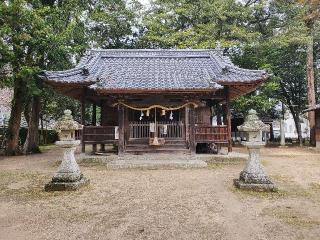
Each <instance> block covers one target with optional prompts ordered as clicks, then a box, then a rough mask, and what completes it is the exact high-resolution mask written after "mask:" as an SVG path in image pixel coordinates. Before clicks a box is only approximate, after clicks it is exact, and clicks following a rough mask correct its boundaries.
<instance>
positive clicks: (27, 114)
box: [23, 98, 32, 126]
mask: <svg viewBox="0 0 320 240" xmlns="http://www.w3.org/2000/svg"><path fill="white" fill-rule="evenodd" d="M31 100H32V98H31V99H27V100H26V104H25V106H24V112H23V115H24V118H25V119H26V122H27V124H28V126H29V122H30V116H31V107H32V106H31V103H32V101H31Z"/></svg>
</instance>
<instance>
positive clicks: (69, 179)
mask: <svg viewBox="0 0 320 240" xmlns="http://www.w3.org/2000/svg"><path fill="white" fill-rule="evenodd" d="M56 128H57V131H58V132H59V137H60V141H57V142H56V145H58V146H59V147H61V148H62V150H63V158H62V162H61V164H60V166H59V168H58V171H57V172H56V173H55V174H54V176H53V177H52V180H51V182H49V183H48V184H46V185H45V191H70V190H77V189H78V188H80V187H81V186H84V185H87V184H89V180H88V179H86V178H85V177H83V175H82V173H81V171H80V168H79V166H78V164H77V162H76V159H75V157H74V152H75V151H76V148H77V146H78V145H80V141H79V140H74V136H75V134H74V130H75V129H77V128H78V124H77V123H76V122H74V121H73V119H72V116H71V112H70V111H69V110H66V111H65V115H64V116H63V117H62V119H61V120H60V121H58V122H57V126H56Z"/></svg>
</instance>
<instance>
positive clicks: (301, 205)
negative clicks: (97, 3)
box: [0, 148, 320, 240]
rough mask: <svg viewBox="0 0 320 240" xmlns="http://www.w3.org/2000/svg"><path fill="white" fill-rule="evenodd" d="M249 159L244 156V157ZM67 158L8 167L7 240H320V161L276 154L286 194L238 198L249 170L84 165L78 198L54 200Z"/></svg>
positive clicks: (268, 160) (4, 187)
mask: <svg viewBox="0 0 320 240" xmlns="http://www.w3.org/2000/svg"><path fill="white" fill-rule="evenodd" d="M238 150H240V151H243V149H238ZM57 155H58V152H57V150H51V151H49V152H47V153H45V154H41V155H34V156H28V157H14V158H3V159H0V239H226V240H230V239H231V240H232V239H236V240H249V239H257V240H260V239H261V240H262V239H275V240H277V239H279V240H280V239H308V240H312V239H315V240H316V239H317V240H318V239H319V236H320V154H317V153H315V152H312V151H310V150H308V149H297V148H286V149H279V148H272V149H271V148H268V149H264V150H263V163H264V164H265V166H266V169H267V171H268V173H269V174H270V175H271V177H272V178H273V180H274V181H275V182H276V183H277V184H278V186H279V188H280V192H279V193H254V192H242V191H238V190H235V189H234V188H233V185H232V179H233V178H235V177H238V175H239V172H240V171H241V170H242V168H243V163H241V164H235V165H221V164H218V165H212V166H211V167H210V168H208V169H198V170H153V171H152V170H118V171H111V170H107V169H105V167H104V166H101V165H92V164H91V165H89V164H81V169H82V171H83V173H84V174H85V175H86V176H87V177H89V178H90V179H91V184H90V186H89V187H87V188H84V189H81V190H80V191H78V192H67V193H61V192H58V193H46V192H44V191H43V190H42V189H43V186H44V184H45V183H46V182H47V181H49V180H50V177H51V176H52V174H53V172H54V171H55V170H56V168H57V160H58V158H57Z"/></svg>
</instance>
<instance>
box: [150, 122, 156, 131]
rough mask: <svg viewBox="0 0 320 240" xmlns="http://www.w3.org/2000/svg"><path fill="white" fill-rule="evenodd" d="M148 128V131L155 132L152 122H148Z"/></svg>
mask: <svg viewBox="0 0 320 240" xmlns="http://www.w3.org/2000/svg"><path fill="white" fill-rule="evenodd" d="M149 130H150V132H152V133H153V132H155V124H154V123H150V125H149Z"/></svg>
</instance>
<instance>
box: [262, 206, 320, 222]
mask: <svg viewBox="0 0 320 240" xmlns="http://www.w3.org/2000/svg"><path fill="white" fill-rule="evenodd" d="M262 215H267V216H272V217H274V218H278V219H280V220H281V221H282V222H285V223H286V224H289V225H292V226H296V227H318V226H320V221H318V220H315V219H312V218H311V217H309V216H307V215H306V214H305V213H301V212H298V211H297V210H295V209H292V208H291V207H289V206H288V207H279V206H278V207H276V208H271V209H270V208H265V209H263V211H262Z"/></svg>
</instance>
